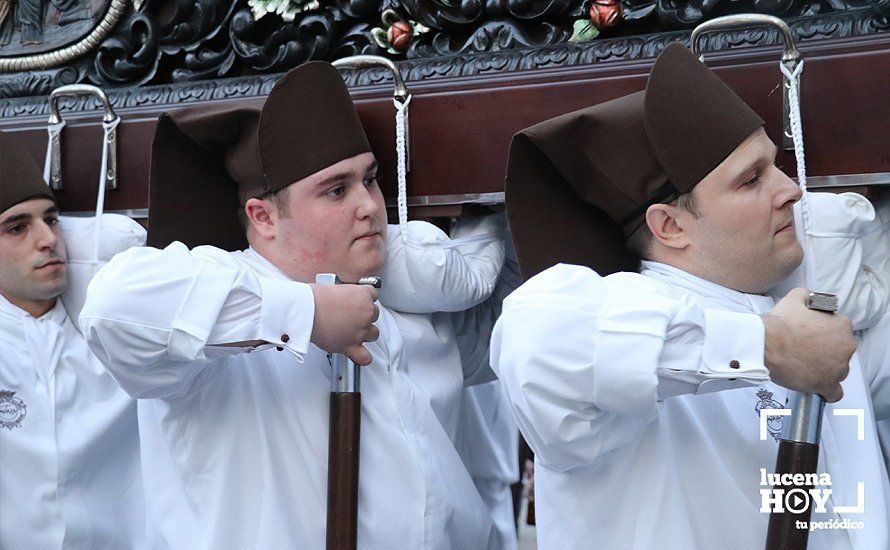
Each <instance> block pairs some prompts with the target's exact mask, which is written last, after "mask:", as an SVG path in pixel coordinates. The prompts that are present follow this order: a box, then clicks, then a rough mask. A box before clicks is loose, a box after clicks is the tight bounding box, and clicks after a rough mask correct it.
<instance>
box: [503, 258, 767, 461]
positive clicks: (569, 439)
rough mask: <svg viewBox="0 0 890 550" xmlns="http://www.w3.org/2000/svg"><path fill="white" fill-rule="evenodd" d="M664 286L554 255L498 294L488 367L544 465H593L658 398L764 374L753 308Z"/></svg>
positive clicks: (742, 383)
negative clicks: (555, 259)
mask: <svg viewBox="0 0 890 550" xmlns="http://www.w3.org/2000/svg"><path fill="white" fill-rule="evenodd" d="M659 285H660V283H658V282H657V281H654V280H651V279H649V278H646V277H644V276H642V275H639V274H632V273H620V274H615V275H611V276H609V277H605V278H603V277H600V276H599V275H597V274H596V273H595V272H593V271H592V270H590V269H587V268H584V267H579V266H570V265H558V266H555V267H553V268H550V269H548V270H547V271H544V272H543V273H541V274H539V275H537V276H535V277H533V278H532V279H530V280H529V281H527V282H526V283H525V284H524V285H523V286H522V287H520V288H519V289H518V290H517V291H516V292H514V293H513V294H512V295H510V296H509V297H508V298H507V299H506V300H505V301H504V307H503V312H502V313H501V317H500V319H499V320H498V321H497V324H496V325H495V329H494V334H493V337H492V342H491V364H492V368H493V369H494V370H495V372H496V373H497V374H498V376H499V378H500V380H501V382H502V383H503V386H504V389H505V391H506V393H507V395H508V397H509V399H510V402H511V403H512V406H513V408H514V412H515V414H516V417H517V421H518V423H519V426H520V428H521V429H522V432H523V433H524V434H525V436H526V439H527V440H528V441H529V444H530V445H531V447H532V449H534V450H535V452H536V458H537V459H538V460H540V461H542V463H543V464H545V465H546V466H548V467H550V468H553V469H556V470H560V471H564V470H568V469H570V468H573V467H576V466H579V465H582V464H583V465H589V464H590V461H591V460H592V459H594V458H595V457H597V456H598V455H601V454H602V453H606V452H608V451H610V450H612V449H615V448H617V447H619V446H622V445H625V444H628V443H630V442H631V441H633V440H634V438H635V437H636V436H637V435H638V434H639V433H640V432H641V431H642V429H643V428H644V427H645V426H646V424H647V423H649V422H650V421H652V420H653V419H654V418H655V417H656V416H657V411H658V405H657V404H658V401H659V399H661V398H665V397H669V396H673V395H679V394H684V393H685V394H689V393H704V392H710V391H717V390H724V389H732V388H739V387H748V386H756V385H761V384H764V383H766V382H767V381H769V371H768V370H767V368H766V367H765V366H764V364H763V352H764V329H763V323H762V321H761V319H760V317H758V316H757V315H753V314H746V313H734V312H727V311H716V310H704V309H702V308H701V307H699V306H698V305H696V304H694V303H690V302H687V301H684V300H682V299H679V298H673V297H671V296H669V295H666V294H665V292H664V290H663V289H662V288H661V287H659Z"/></svg>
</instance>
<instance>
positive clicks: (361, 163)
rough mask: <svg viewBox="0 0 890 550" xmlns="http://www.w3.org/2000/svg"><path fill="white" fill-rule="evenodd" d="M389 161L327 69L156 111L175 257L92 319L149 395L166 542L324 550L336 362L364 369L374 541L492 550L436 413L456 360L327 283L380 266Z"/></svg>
mask: <svg viewBox="0 0 890 550" xmlns="http://www.w3.org/2000/svg"><path fill="white" fill-rule="evenodd" d="M377 169H378V167H377V162H376V160H375V157H374V155H373V153H372V152H371V148H370V146H369V144H368V141H367V138H366V137H365V133H364V130H363V128H362V125H361V122H360V120H359V117H358V114H357V113H356V110H355V108H354V106H353V104H352V101H351V98H350V96H349V92H348V90H347V89H346V86H345V84H344V82H343V79H342V78H341V76H340V75H339V73H338V72H337V70H336V69H335V68H334V67H333V66H332V65H330V64H329V63H322V62H311V63H307V64H305V65H303V66H301V67H298V68H296V69H294V70H293V71H291V72H289V73H288V74H286V75H285V76H284V77H283V78H282V79H281V80H280V81H279V82H278V83H277V84H276V85H275V87H274V89H273V90H272V91H271V93H270V95H269V97H268V99H267V100H266V101H265V103H264V105H263V106H262V108H261V109H259V108H256V107H250V106H242V105H234V106H226V107H221V108H215V107H211V108H206V107H198V108H191V109H184V110H182V111H179V112H176V113H174V114H172V115H170V116H166V115H165V116H163V117H161V119H160V121H159V125H158V130H157V134H156V137H155V142H154V149H153V153H152V173H151V191H150V192H151V201H150V203H151V212H150V219H149V244H150V245H153V246H157V247H161V246H166V248H164V249H163V250H159V249H157V248H141V249H136V250H132V251H130V252H128V253H125V254H122V255H119V256H118V257H116V258H115V259H114V260H113V261H112V262H110V263H109V264H108V265H107V266H106V267H105V268H104V269H103V270H102V271H100V272H99V273H98V274H97V275H96V277H95V279H94V280H93V283H92V285H91V286H90V291H89V295H88V297H87V303H86V305H85V307H84V310H83V313H82V315H81V317H80V320H81V325H82V327H83V329H84V331H85V333H86V334H87V338H88V340H89V342H90V345H91V346H92V347H93V349H94V350H95V351H96V353H97V354H98V355H99V357H100V358H102V360H103V361H104V362H105V364H106V366H107V368H108V369H109V370H110V371H111V372H112V374H113V375H114V377H115V378H116V379H117V380H118V381H119V382H120V384H121V386H123V388H124V389H125V390H127V391H128V392H129V393H130V394H131V395H133V396H135V397H138V398H140V401H139V420H140V431H141V438H142V444H143V462H144V472H145V476H146V479H147V480H150V483H149V488H148V490H147V499H148V505H149V513H150V515H151V517H152V518H153V521H152V527H153V529H154V530H155V531H156V532H157V534H158V535H159V536H160V537H161V538H162V539H163V540H164V541H165V543H166V544H167V545H168V546H169V547H171V548H176V549H184V550H185V549H188V550H192V549H207V550H211V549H218V548H239V549H240V548H245V549H246V548H257V549H260V548H323V547H324V545H325V503H326V482H327V479H328V468H327V465H328V456H327V455H328V425H329V424H328V422H329V407H328V402H329V395H330V387H331V377H332V367H331V362H330V356H329V352H345V353H347V354H348V355H349V356H350V357H351V358H352V359H353V360H355V361H356V362H357V363H359V364H361V365H365V366H364V367H362V370H361V389H362V400H361V405H362V410H361V439H360V441H361V443H360V455H361V459H360V461H361V462H360V475H359V487H358V545H359V547H360V548H375V549H376V548H381V549H383V548H387V549H388V548H428V549H442V550H446V549H451V548H474V549H476V548H480V549H484V548H491V547H495V545H496V539H495V535H494V531H493V528H492V524H491V519H490V514H489V513H488V511H487V510H486V508H485V507H484V504H483V503H482V501H481V499H480V497H479V494H478V492H477V491H476V489H475V488H474V487H473V484H472V481H471V479H470V477H469V475H468V474H467V472H466V469H465V468H464V466H463V465H462V463H461V461H460V458H459V457H458V455H457V452H456V451H455V448H454V444H453V441H452V438H451V437H450V434H449V433H448V431H447V430H446V428H445V427H443V419H442V418H441V417H440V416H439V414H440V413H442V414H447V413H449V412H450V411H449V409H450V407H449V406H448V400H447V399H444V398H443V396H446V395H451V394H453V393H456V394H457V395H459V392H460V387H461V386H462V379H463V376H462V375H461V373H460V369H461V367H460V365H459V364H448V365H443V364H441V363H439V362H436V361H437V358H436V357H435V356H434V354H432V351H435V350H438V349H439V347H438V346H439V343H438V339H437V338H438V337H437V335H435V334H434V335H433V337H432V338H431V341H428V342H427V345H426V346H425V349H426V352H427V353H428V354H429V355H430V356H429V358H428V359H429V361H424V362H418V361H414V362H412V361H411V359H412V357H413V355H412V354H413V353H414V352H412V351H411V349H417V348H419V347H424V346H422V344H423V343H422V342H413V341H411V342H409V338H412V337H413V336H412V335H410V334H408V335H405V336H404V337H403V334H402V325H401V322H400V321H399V320H398V319H397V316H396V314H394V313H393V312H391V311H389V310H388V309H387V308H386V307H378V305H375V303H374V302H375V299H376V297H377V295H376V292H375V291H374V290H373V289H371V288H368V287H364V286H357V285H338V286H336V287H324V286H317V285H314V284H312V283H314V281H315V276H316V274H318V273H336V274H337V275H339V277H340V278H341V279H342V280H344V281H352V282H355V281H358V280H359V279H360V278H361V277H364V276H368V275H378V274H381V270H382V269H383V267H384V263H385V260H386V259H387V246H386V245H387V224H386V211H385V208H384V202H383V195H382V193H381V190H380V187H379V185H378V181H377ZM238 212H241V213H242V216H243V218H244V222H245V225H246V236H245V229H244V228H243V227H242V226H241V225H240V224H239V223H238V220H237V215H236V214H237V213H238ZM198 245H201V246H198ZM207 245H215V246H207ZM189 246H194V247H195V248H193V249H191V250H190V249H189ZM501 250H502V245H501ZM501 258H502V252H501ZM443 261H447V258H446V259H443ZM496 276H497V268H496V269H494V270H493V278H496ZM383 284H384V285H386V284H387V281H386V280H384V282H383ZM491 286H493V281H491ZM445 287H447V285H446V286H445ZM445 287H443V288H445ZM449 288H450V287H449ZM489 292H490V289H489ZM480 299H484V294H483V295H482V296H481V298H480ZM409 344H410V345H409ZM455 355H456V352H455ZM436 368H437V369H439V370H437V371H436V372H431V371H432V370H434V369H436ZM453 386H454V387H453ZM452 390H453V391H452ZM443 399H444V400H443ZM439 409H442V410H441V411H440V410H439ZM455 413H456V412H455Z"/></svg>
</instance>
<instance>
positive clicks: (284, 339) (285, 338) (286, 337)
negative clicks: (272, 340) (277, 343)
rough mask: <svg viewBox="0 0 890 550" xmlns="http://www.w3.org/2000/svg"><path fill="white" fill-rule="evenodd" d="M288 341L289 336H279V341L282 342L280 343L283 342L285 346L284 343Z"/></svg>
mask: <svg viewBox="0 0 890 550" xmlns="http://www.w3.org/2000/svg"><path fill="white" fill-rule="evenodd" d="M288 340H290V336H288V335H287V334H282V335H281V341H282V342H284V343H285V344H286V343H287V342H288Z"/></svg>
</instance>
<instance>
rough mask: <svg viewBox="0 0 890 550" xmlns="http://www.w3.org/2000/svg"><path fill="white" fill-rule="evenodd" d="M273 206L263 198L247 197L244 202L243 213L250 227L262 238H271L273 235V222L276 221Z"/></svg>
mask: <svg viewBox="0 0 890 550" xmlns="http://www.w3.org/2000/svg"><path fill="white" fill-rule="evenodd" d="M274 210H275V207H274V206H272V204H271V203H270V202H269V201H267V200H265V199H257V198H253V199H247V202H246V203H244V215H245V216H247V221H248V223H249V224H250V226H251V228H252V229H253V230H254V232H256V234H257V235H259V236H260V237H261V238H263V239H271V238H272V237H273V236H274V235H275V223H276V222H277V221H278V218H277V216H276V214H277V212H274Z"/></svg>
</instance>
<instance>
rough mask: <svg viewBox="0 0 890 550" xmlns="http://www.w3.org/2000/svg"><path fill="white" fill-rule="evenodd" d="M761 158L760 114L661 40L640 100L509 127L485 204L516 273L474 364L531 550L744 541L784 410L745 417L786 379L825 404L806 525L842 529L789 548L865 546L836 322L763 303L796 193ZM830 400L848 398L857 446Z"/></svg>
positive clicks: (876, 508)
mask: <svg viewBox="0 0 890 550" xmlns="http://www.w3.org/2000/svg"><path fill="white" fill-rule="evenodd" d="M775 156H776V147H775V145H774V144H773V143H772V142H771V141H770V139H769V138H768V137H767V135H766V133H765V132H764V130H763V121H762V120H761V119H760V117H758V116H757V115H756V114H755V113H754V112H753V111H752V110H751V109H750V108H749V107H748V106H747V105H745V104H744V102H743V101H742V100H741V99H740V98H739V97H738V96H736V95H735V94H734V93H733V92H732V91H731V90H730V89H729V88H728V87H727V86H726V85H725V84H724V83H723V82H722V81H721V80H720V79H719V78H718V77H717V76H716V75H714V74H713V73H712V72H711V71H709V70H708V69H707V68H706V67H705V66H704V65H703V64H702V63H701V62H700V61H699V60H698V59H696V57H695V56H694V55H693V54H692V53H691V52H690V51H689V50H688V49H686V48H685V47H684V46H682V45H679V44H674V45H671V46H669V47H668V48H666V49H665V51H663V52H662V54H661V55H660V56H659V58H658V60H657V61H656V62H655V65H654V67H653V69H652V72H651V74H650V76H649V80H648V83H647V86H646V89H645V91H642V92H638V93H635V94H632V95H629V96H625V97H622V98H619V99H616V100H613V101H610V102H607V103H603V104H600V105H596V106H594V107H590V108H587V109H583V110H580V111H577V112H574V113H569V114H567V115H563V116H561V117H558V118H555V119H552V120H549V121H546V122H542V123H540V124H538V125H536V126H533V127H531V128H528V129H526V130H524V131H522V132H521V133H519V134H517V136H516V137H515V138H514V141H513V145H512V148H511V152H510V164H509V168H508V174H507V209H508V213H509V216H510V226H511V231H512V234H513V237H514V242H515V244H516V248H517V252H518V255H519V261H520V264H521V265H522V269H523V272H524V275H526V276H527V277H531V278H530V279H529V280H527V281H526V283H525V284H524V285H523V286H522V287H520V289H518V290H517V291H516V292H515V293H513V294H512V295H511V296H510V297H508V298H507V299H506V300H505V302H504V308H503V313H502V315H501V318H500V320H499V321H498V324H497V326H496V327H495V331H494V336H493V339H492V365H493V367H494V369H495V370H496V372H498V375H499V377H500V379H501V381H502V383H503V385H504V388H505V389H506V391H507V394H508V396H509V398H510V400H511V402H512V405H513V410H514V412H515V414H516V416H517V420H518V423H519V426H520V428H521V429H522V431H523V433H524V434H525V437H526V439H527V440H528V442H529V444H530V445H531V447H532V449H533V450H534V451H535V460H536V469H535V489H536V496H535V504H536V514H537V522H538V541H539V547H540V548H542V549H543V550H551V549H559V550H566V549H584V548H591V547H596V548H604V549H627V548H640V549H642V548H663V549H667V548H677V549H681V548H682V549H687V548H700V549H711V548H740V549H742V548H745V549H748V548H761V547H763V544H764V542H765V541H766V532H767V521H768V518H769V514H768V513H766V512H765V511H764V510H763V502H762V491H767V492H769V490H770V489H771V488H772V487H771V486H770V485H769V484H767V485H764V484H762V480H763V477H762V476H763V474H764V473H767V472H768V473H772V472H774V467H775V464H776V452H777V447H778V439H779V436H780V433H781V430H782V424H783V422H788V421H789V417H782V416H773V417H771V418H769V419H768V420H769V421H768V422H767V425H766V428H767V430H766V432H767V433H764V437H761V436H760V434H761V430H760V422H761V419H760V414H759V411H760V410H761V409H773V408H783V407H786V406H787V401H786V395H787V394H788V390H797V391H804V392H808V393H818V394H821V395H823V396H824V397H825V398H826V400H828V401H829V402H833V403H835V404H834V405H829V406H828V407H827V409H826V414H825V417H824V419H823V424H822V426H823V428H822V440H821V448H822V452H821V455H820V464H819V472H824V473H827V474H829V475H830V478H831V483H832V484H831V486H830V489H831V491H832V493H831V497H830V498H829V501H828V504H827V505H826V509H825V511H824V512H821V511H819V510H817V511H816V512H815V513H814V515H813V520H814V521H815V522H819V521H822V522H824V521H828V522H829V524H830V525H833V524H834V523H833V520H838V522H839V523H838V524H839V525H840V524H841V523H840V520H843V519H846V520H849V521H855V522H862V525H863V528H861V529H843V528H838V529H831V528H829V529H825V530H819V531H814V532H813V533H811V534H810V548H825V549H841V548H856V549H862V550H866V549H871V548H886V547H887V545H888V505H887V498H888V484H887V474H886V471H885V470H884V468H883V465H882V464H881V457H880V452H879V449H878V446H877V439H876V434H875V425H874V419H873V416H872V408H871V403H870V401H869V397H868V387H867V385H866V383H865V381H864V380H863V376H862V371H861V369H860V368H859V366H858V363H857V362H856V360H855V356H854V357H853V360H852V361H851V355H852V354H853V352H854V350H855V342H854V340H853V338H852V334H851V324H850V320H849V318H847V317H845V316H844V315H840V314H838V315H835V316H832V315H828V314H826V313H823V312H818V311H811V310H808V309H806V307H805V298H806V296H807V292H806V291H804V290H802V289H796V290H794V291H792V292H790V293H789V294H788V295H787V296H785V297H784V298H783V299H782V300H780V301H779V302H778V303H775V302H774V300H773V299H772V298H771V297H769V296H768V295H767V292H768V291H769V290H770V289H771V287H774V286H775V285H777V284H778V283H780V282H781V281H782V280H783V279H785V278H786V277H788V276H789V275H790V274H791V273H792V272H793V271H794V270H795V269H796V268H797V267H798V265H799V264H800V263H801V261H802V259H803V250H802V248H801V245H800V243H799V242H798V239H797V237H796V235H795V223H794V204H795V203H796V202H797V201H798V200H799V199H800V198H801V191H800V189H799V188H798V186H797V185H795V183H794V182H793V181H791V180H790V179H789V178H788V177H787V176H786V175H785V174H784V173H782V172H781V171H780V170H779V169H778V168H777V167H776V166H775ZM863 201H864V199H863ZM867 208H870V207H867ZM532 213H533V214H534V215H531V214H532ZM815 215H816V214H814V216H815ZM871 215H872V217H873V216H874V211H873V209H872V210H871ZM640 258H642V260H643V261H642V265H641V268H640ZM838 260H839V258H831V259H829V260H828V261H830V262H832V266H831V267H832V268H837V270H841V271H842V270H844V269H846V268H847V266H846V265H844V262H842V261H840V262H839V261H838ZM557 262H564V263H561V264H559V265H555V266H554V264H555V263H557ZM836 262H837V263H836ZM567 264H580V265H567ZM585 266H586V267H585ZM854 267H855V266H854ZM591 268H593V269H591ZM638 270H639V271H638ZM637 271H638V272H637ZM854 271H856V270H855V269H854ZM536 274H537V275H536ZM533 275H534V276H533ZM601 275H603V276H601ZM853 276H854V278H855V277H857V276H858V275H856V274H855V273H854V274H853ZM814 290H832V289H814ZM876 292H878V293H880V292H882V290H880V289H878V290H877V291H876ZM866 293H867V292H866ZM841 298H842V301H843V300H844V298H845V297H844V296H842V297H841ZM859 317H861V316H859ZM842 381H843V384H841V382H842ZM835 407H839V408H852V409H859V410H861V412H862V414H863V415H864V421H865V423H864V430H865V433H864V438H863V440H859V439H858V437H857V436H858V431H857V429H856V422H851V421H850V420H851V419H850V418H849V417H843V416H835V415H833V414H832V411H833V410H834V408H835ZM860 482H862V483H864V487H865V492H864V496H861V495H860V493H859V491H858V487H859V486H858V485H857V484H858V483H860ZM860 498H861V499H862V504H863V505H864V507H863V508H862V509H857V508H856V506H857V503H858V502H859V499H860ZM844 506H847V507H853V508H847V509H846V510H844V508H842V507H844ZM857 525H858V523H857Z"/></svg>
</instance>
